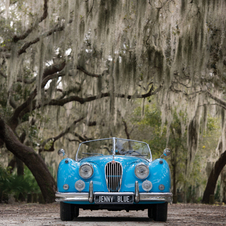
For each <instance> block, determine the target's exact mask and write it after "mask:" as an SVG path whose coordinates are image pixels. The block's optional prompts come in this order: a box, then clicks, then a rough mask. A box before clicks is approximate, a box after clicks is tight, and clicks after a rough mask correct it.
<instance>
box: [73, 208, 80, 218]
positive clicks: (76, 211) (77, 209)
mask: <svg viewBox="0 0 226 226" xmlns="http://www.w3.org/2000/svg"><path fill="white" fill-rule="evenodd" d="M78 215H79V208H78V207H77V206H75V207H74V218H77V217H78Z"/></svg>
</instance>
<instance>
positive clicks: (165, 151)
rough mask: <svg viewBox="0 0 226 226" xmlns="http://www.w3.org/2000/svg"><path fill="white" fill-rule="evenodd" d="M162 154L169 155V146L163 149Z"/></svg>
mask: <svg viewBox="0 0 226 226" xmlns="http://www.w3.org/2000/svg"><path fill="white" fill-rule="evenodd" d="M163 155H164V156H169V155H170V149H169V148H166V149H164V151H163Z"/></svg>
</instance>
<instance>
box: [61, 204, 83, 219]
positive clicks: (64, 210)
mask: <svg viewBox="0 0 226 226" xmlns="http://www.w3.org/2000/svg"><path fill="white" fill-rule="evenodd" d="M78 215H79V208H78V207H76V206H75V205H73V204H69V203H64V202H61V203H60V219H61V220H62V221H72V220H73V219H74V217H78Z"/></svg>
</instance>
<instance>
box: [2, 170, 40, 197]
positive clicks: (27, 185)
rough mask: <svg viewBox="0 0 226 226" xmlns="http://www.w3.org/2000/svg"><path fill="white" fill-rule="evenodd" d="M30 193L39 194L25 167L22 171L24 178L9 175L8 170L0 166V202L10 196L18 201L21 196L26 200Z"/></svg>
mask: <svg viewBox="0 0 226 226" xmlns="http://www.w3.org/2000/svg"><path fill="white" fill-rule="evenodd" d="M30 193H40V189H39V186H38V184H37V182H36V180H35V178H34V176H33V175H32V173H31V172H30V170H29V169H28V168H27V167H25V169H24V176H17V175H16V174H10V170H9V168H7V169H4V168H3V167H2V166H0V201H4V200H7V197H8V195H10V194H11V195H13V196H14V197H15V199H16V200H18V199H19V196H20V195H21V194H22V195H23V196H24V197H25V198H26V196H27V195H28V194H30Z"/></svg>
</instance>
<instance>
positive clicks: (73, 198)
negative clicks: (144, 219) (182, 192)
mask: <svg viewBox="0 0 226 226" xmlns="http://www.w3.org/2000/svg"><path fill="white" fill-rule="evenodd" d="M55 196H56V199H55V200H56V202H63V201H68V202H87V201H89V202H90V203H93V202H94V198H95V197H97V196H98V197H99V196H128V197H129V196H131V197H133V198H134V202H135V203H138V202H149V201H150V202H152V201H153V202H155V201H160V202H172V193H171V192H164V193H163V192H144V193H140V192H139V187H138V182H137V181H136V183H135V193H134V192H93V182H92V181H91V182H90V184H89V192H70V193H63V192H56V195H55ZM95 202H96V201H95ZM109 203H110V202H109Z"/></svg>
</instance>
